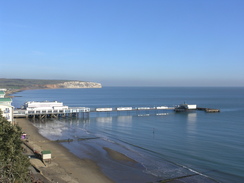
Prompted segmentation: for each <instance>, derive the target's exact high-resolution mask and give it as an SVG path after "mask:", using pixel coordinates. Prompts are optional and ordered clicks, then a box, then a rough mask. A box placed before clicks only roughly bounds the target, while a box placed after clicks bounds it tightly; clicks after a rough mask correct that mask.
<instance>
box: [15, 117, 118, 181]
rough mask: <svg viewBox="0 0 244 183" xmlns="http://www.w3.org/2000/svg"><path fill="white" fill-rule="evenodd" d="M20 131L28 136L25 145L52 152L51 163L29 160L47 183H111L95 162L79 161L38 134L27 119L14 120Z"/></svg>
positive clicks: (60, 146) (39, 150) (64, 149)
mask: <svg viewBox="0 0 244 183" xmlns="http://www.w3.org/2000/svg"><path fill="white" fill-rule="evenodd" d="M16 122H17V124H18V125H19V126H20V127H21V128H22V131H23V132H25V133H26V134H27V135H28V142H27V144H28V145H29V146H31V147H32V148H34V149H35V150H36V151H38V152H41V151H43V150H50V151H51V152H52V161H51V163H48V162H45V163H43V162H42V161H41V160H39V159H35V158H31V159H30V162H31V164H33V165H34V166H35V167H36V168H37V169H38V170H40V171H41V174H42V175H43V176H44V177H45V178H46V179H47V180H49V182H59V183H62V182H63V183H64V182H72V183H80V182H84V183H112V182H113V181H112V180H111V179H109V178H108V177H107V176H106V175H104V174H103V173H102V172H101V170H100V168H99V167H98V166H97V165H96V163H95V162H93V161H91V160H89V159H80V158H78V157H76V156H75V155H73V154H72V153H70V152H69V151H68V150H67V149H66V148H64V147H63V146H62V145H60V144H58V143H57V142H52V141H49V140H48V139H46V138H44V137H43V136H41V135H40V134H39V133H38V130H37V128H36V127H34V126H33V125H32V124H31V122H29V121H28V120H27V119H16Z"/></svg>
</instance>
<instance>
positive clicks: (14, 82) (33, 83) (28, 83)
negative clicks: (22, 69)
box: [0, 78, 69, 89]
mask: <svg viewBox="0 0 244 183" xmlns="http://www.w3.org/2000/svg"><path fill="white" fill-rule="evenodd" d="M67 81H69V80H38V79H5V78H0V88H6V89H22V88H30V87H37V86H38V87H41V86H45V85H50V84H59V83H63V82H67Z"/></svg>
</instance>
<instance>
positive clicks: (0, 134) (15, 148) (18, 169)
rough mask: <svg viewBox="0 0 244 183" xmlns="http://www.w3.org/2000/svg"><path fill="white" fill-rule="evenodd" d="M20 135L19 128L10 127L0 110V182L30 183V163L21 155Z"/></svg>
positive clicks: (15, 126)
mask: <svg viewBox="0 0 244 183" xmlns="http://www.w3.org/2000/svg"><path fill="white" fill-rule="evenodd" d="M21 133H22V132H21V128H20V127H19V126H17V125H11V124H10V123H9V122H8V121H7V119H6V118H4V117H3V116H2V112H1V110H0V182H3V183H9V182H13V183H20V182H30V178H29V170H28V167H29V166H30V162H29V159H28V158H27V157H26V156H25V155H23V153H22V150H23V149H22V146H21V144H22V141H21V139H20V137H21Z"/></svg>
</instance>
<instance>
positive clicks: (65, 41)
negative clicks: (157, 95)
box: [0, 0, 244, 86]
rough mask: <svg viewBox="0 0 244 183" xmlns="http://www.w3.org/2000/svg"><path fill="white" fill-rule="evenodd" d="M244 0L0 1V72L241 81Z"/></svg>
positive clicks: (134, 82) (132, 81)
mask: <svg viewBox="0 0 244 183" xmlns="http://www.w3.org/2000/svg"><path fill="white" fill-rule="evenodd" d="M243 8H244V1H243V0H70V1H68V0H35V1H33V0H21V1H19V0H8V1H6V0H0V78H23V79H71V80H81V81H94V82H100V83H102V84H103V85H104V86H244V11H243Z"/></svg>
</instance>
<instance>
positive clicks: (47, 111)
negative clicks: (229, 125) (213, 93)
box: [14, 101, 220, 119]
mask: <svg viewBox="0 0 244 183" xmlns="http://www.w3.org/2000/svg"><path fill="white" fill-rule="evenodd" d="M162 110H174V111H176V112H187V111H188V110H191V111H192V110H201V111H205V112H208V113H216V112H220V110H219V109H212V108H200V107H197V105H195V104H194V105H188V104H181V105H178V106H175V107H168V106H157V107H103V108H88V107H68V106H64V105H63V103H61V102H57V101H54V102H48V101H45V102H26V103H25V104H24V106H23V108H22V109H15V110H14V117H15V118H40V119H43V118H58V117H80V116H81V117H83V118H85V117H89V115H90V113H103V112H106V113H108V114H109V113H111V112H117V113H120V112H123V111H124V112H132V111H138V112H140V111H142V112H143V111H144V112H145V111H162Z"/></svg>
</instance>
